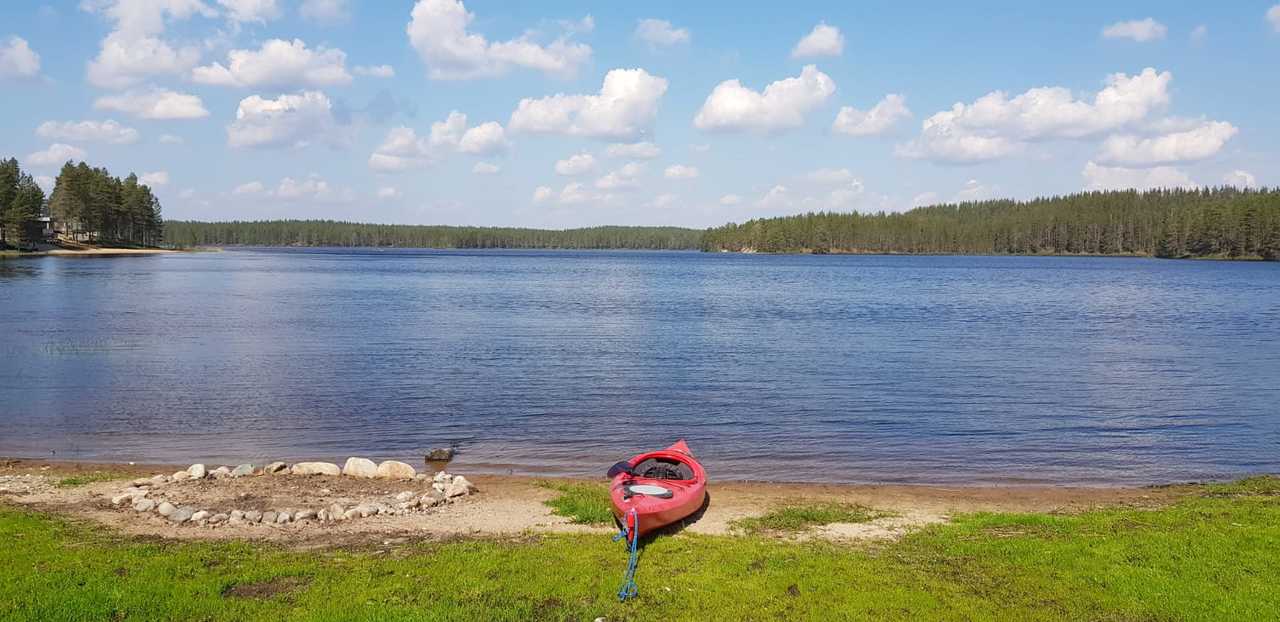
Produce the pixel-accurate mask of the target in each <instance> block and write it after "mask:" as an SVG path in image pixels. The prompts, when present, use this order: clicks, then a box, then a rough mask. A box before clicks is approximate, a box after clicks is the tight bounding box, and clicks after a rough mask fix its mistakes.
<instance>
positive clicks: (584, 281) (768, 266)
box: [0, 249, 1280, 484]
mask: <svg viewBox="0 0 1280 622" xmlns="http://www.w3.org/2000/svg"><path fill="white" fill-rule="evenodd" d="M0 340H2V341H3V358H0V455H18V456H30V457H39V456H50V455H56V456H57V457H58V458H66V459H87V460H104V461H127V460H134V461H147V462H177V463H185V462H194V461H204V462H211V463H231V464H235V463H238V462H244V461H255V462H257V461H263V460H267V459H275V458H281V459H286V460H289V459H301V458H320V459H330V460H335V461H341V460H343V459H345V458H346V457H347V456H348V455H364V456H368V457H372V458H375V459H385V458H400V459H407V460H409V461H412V462H413V463H420V457H421V453H420V452H419V449H420V448H425V447H435V446H444V445H455V446H457V447H458V448H459V449H460V455H459V458H458V460H457V463H458V465H457V469H458V470H461V471H463V472H478V471H488V472H508V471H512V472H515V473H520V474H549V475H557V474H558V475H566V474H571V475H598V474H602V473H603V471H604V469H605V468H606V467H607V466H608V465H609V464H611V463H613V462H614V461H616V460H618V459H623V458H625V457H627V456H629V455H631V454H633V453H635V452H636V451H637V450H641V449H646V448H650V447H656V446H661V445H666V444H669V443H670V442H672V441H674V440H675V439H676V438H679V437H684V438H687V439H688V440H689V444H690V445H691V446H692V447H693V449H694V451H695V452H696V453H697V454H698V455H699V456H700V457H701V458H703V460H704V462H705V464H706V465H707V468H708V470H709V471H710V472H711V475H712V477H713V478H714V477H720V478H732V479H770V480H791V481H842V482H930V483H991V482H997V483H1027V482H1035V483H1091V484H1139V483H1159V482H1172V481H1181V480H1199V479H1207V478H1226V477H1232V476H1238V475H1241V474H1248V473H1257V472H1278V471H1280V265H1277V264H1261V263H1225V262H1210V261H1159V260H1143V259H1102V258H1048V257H1025V258H1022V257H879V256H857V257H846V256H825V257H824V256H750V255H724V254H700V253H640V252H546V251H543V252H521V251H491V252H479V251H477V252H467V251H422V250H368V249H366V250H337V249H319V250H235V251H227V252H222V253H196V254H181V255H172V256H150V257H121V258H96V259H88V258H42V259H28V260H10V261H0ZM53 452H56V454H54V453H53Z"/></svg>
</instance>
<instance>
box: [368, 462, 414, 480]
mask: <svg viewBox="0 0 1280 622" xmlns="http://www.w3.org/2000/svg"><path fill="white" fill-rule="evenodd" d="M417 474H418V470H417V469H415V468H413V467H411V466H409V465H408V464H405V463H403V462H400V461H398V460H385V461H383V463H382V464H379V465H378V472H377V475H378V477H381V478H383V479H413V478H414V476H416V475H417Z"/></svg>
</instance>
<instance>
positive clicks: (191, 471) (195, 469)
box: [187, 463, 208, 479]
mask: <svg viewBox="0 0 1280 622" xmlns="http://www.w3.org/2000/svg"><path fill="white" fill-rule="evenodd" d="M187 474H188V475H190V476H191V479H204V476H205V475H207V474H208V471H207V470H205V468H204V465H203V464H199V463H197V464H193V465H191V466H189V467H187Z"/></svg>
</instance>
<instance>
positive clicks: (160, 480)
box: [151, 473, 169, 484]
mask: <svg viewBox="0 0 1280 622" xmlns="http://www.w3.org/2000/svg"><path fill="white" fill-rule="evenodd" d="M168 481H169V476H168V475H165V474H163V473H161V474H160V475H154V476H152V477H151V482H152V483H154V484H164V483H166V482H168Z"/></svg>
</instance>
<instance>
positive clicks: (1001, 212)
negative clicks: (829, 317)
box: [702, 187, 1280, 261]
mask: <svg viewBox="0 0 1280 622" xmlns="http://www.w3.org/2000/svg"><path fill="white" fill-rule="evenodd" d="M702 249H703V250H704V251H733V252H764V253H789V252H790V253H795V252H810V253H902V254H982V255H1039V254H1045V255H1140V256H1153V257H1169V258H1189V257H1223V258H1260V259H1268V260H1273V261H1274V260H1280V189H1266V188H1264V189H1238V188H1231V187H1224V188H1202V189H1162V190H1147V191H1137V190H1113V191H1097V192H1081V193H1077V194H1071V195H1066V196H1057V197H1049V198H1041V199H1033V200H1030V201H1013V200H993V201H979V202H967V203H951V204H942V205H932V206H928V207H920V208H916V209H913V210H910V211H907V212H902V213H884V212H881V213H874V214H860V213H834V212H818V213H808V214H800V215H796V216H783V217H778V218H760V219H755V220H749V221H747V222H744V223H742V224H736V223H729V224H727V225H724V226H721V227H715V228H712V229H708V230H707V231H706V233H705V234H704V235H703V238H702Z"/></svg>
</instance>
